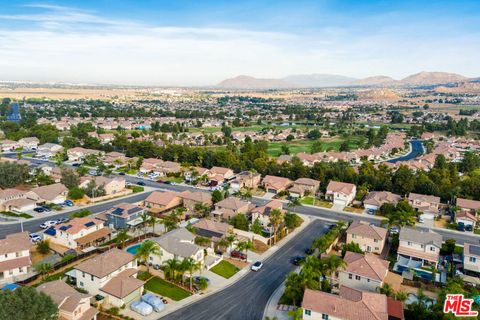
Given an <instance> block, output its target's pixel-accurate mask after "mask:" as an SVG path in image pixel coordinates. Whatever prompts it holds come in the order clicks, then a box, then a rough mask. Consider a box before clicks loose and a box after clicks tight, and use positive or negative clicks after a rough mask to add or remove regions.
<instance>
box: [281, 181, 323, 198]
mask: <svg viewBox="0 0 480 320" xmlns="http://www.w3.org/2000/svg"><path fill="white" fill-rule="evenodd" d="M319 188H320V181H318V180H314V179H310V178H299V179H297V180H295V181H294V182H293V186H292V187H291V188H290V190H288V192H289V194H290V196H291V197H294V198H301V197H303V196H305V195H307V194H308V195H312V196H315V195H316V194H317V192H318V189H319Z"/></svg>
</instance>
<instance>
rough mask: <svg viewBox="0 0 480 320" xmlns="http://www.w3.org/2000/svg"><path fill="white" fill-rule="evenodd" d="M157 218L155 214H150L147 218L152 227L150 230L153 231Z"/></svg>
mask: <svg viewBox="0 0 480 320" xmlns="http://www.w3.org/2000/svg"><path fill="white" fill-rule="evenodd" d="M157 222H158V221H157V218H156V217H155V216H150V219H148V225H149V226H150V227H152V232H153V233H155V226H156V225H157Z"/></svg>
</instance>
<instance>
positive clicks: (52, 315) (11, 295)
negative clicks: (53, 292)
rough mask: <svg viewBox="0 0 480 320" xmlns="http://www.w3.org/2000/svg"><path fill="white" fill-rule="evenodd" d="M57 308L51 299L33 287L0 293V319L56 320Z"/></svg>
mask: <svg viewBox="0 0 480 320" xmlns="http://www.w3.org/2000/svg"><path fill="white" fill-rule="evenodd" d="M57 318H58V307H57V305H56V304H55V303H54V302H53V300H52V298H50V297H49V296H47V295H46V294H44V293H42V292H39V291H37V290H36V289H35V288H33V287H23V286H22V287H19V288H17V289H16V290H14V291H10V290H7V291H4V292H2V293H0V319H12V320H13V319H22V320H37V319H57Z"/></svg>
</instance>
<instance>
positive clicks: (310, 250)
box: [305, 248, 313, 255]
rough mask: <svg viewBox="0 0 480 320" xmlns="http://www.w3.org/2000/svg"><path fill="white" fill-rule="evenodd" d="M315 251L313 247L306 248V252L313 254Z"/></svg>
mask: <svg viewBox="0 0 480 320" xmlns="http://www.w3.org/2000/svg"><path fill="white" fill-rule="evenodd" d="M312 253H313V250H312V248H307V249H305V254H308V255H311V254H312Z"/></svg>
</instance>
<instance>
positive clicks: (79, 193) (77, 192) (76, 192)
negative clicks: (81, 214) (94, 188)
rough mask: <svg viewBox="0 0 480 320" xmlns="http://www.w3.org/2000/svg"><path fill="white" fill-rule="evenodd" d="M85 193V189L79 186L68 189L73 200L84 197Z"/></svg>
mask: <svg viewBox="0 0 480 320" xmlns="http://www.w3.org/2000/svg"><path fill="white" fill-rule="evenodd" d="M84 195H85V191H83V189H81V188H79V187H73V188H72V189H70V191H68V197H69V198H70V199H73V200H78V199H82V198H83V196H84Z"/></svg>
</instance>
